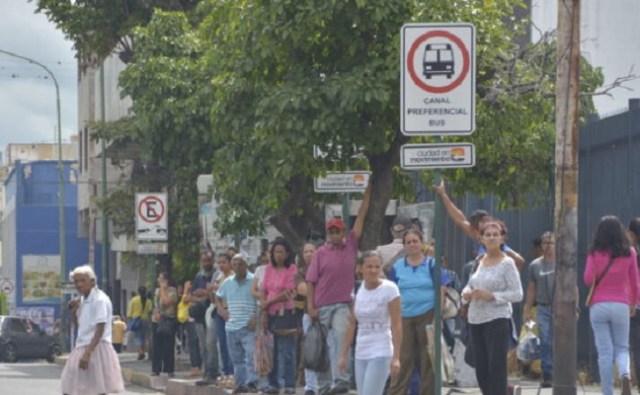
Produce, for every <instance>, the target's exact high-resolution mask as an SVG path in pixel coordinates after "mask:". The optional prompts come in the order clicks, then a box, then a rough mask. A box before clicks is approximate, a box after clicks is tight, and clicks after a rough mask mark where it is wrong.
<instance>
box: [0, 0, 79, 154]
mask: <svg viewBox="0 0 640 395" xmlns="http://www.w3.org/2000/svg"><path fill="white" fill-rule="evenodd" d="M34 10H35V5H34V4H33V3H32V2H28V1H27V0H0V49H3V50H5V51H10V52H14V53H16V54H18V55H22V56H25V57H28V58H32V59H34V60H37V61H38V62H40V63H43V64H44V65H45V66H47V67H48V68H49V69H50V70H51V71H52V72H53V74H54V75H55V77H56V79H57V80H58V84H59V85H60V108H61V114H62V138H63V141H64V140H66V141H68V140H69V136H70V135H71V134H75V133H76V129H77V108H78V101H77V89H76V88H77V66H76V60H75V58H74V53H73V50H72V48H71V47H72V44H71V42H69V41H66V40H65V38H64V35H63V34H62V32H60V31H59V30H57V29H56V27H55V25H54V24H53V23H50V22H49V20H48V19H47V18H46V16H45V15H43V14H35V13H34ZM46 76H47V74H46V72H45V71H44V70H43V69H42V68H40V67H38V66H36V65H33V64H29V63H28V62H26V61H23V60H20V59H16V58H12V57H9V56H7V55H5V54H2V53H0V150H2V151H3V152H4V150H5V148H6V145H7V144H9V143H43V142H45V143H53V142H55V141H56V134H55V133H56V130H57V129H56V128H57V119H56V93H55V88H54V83H53V81H52V80H51V79H50V78H46Z"/></svg>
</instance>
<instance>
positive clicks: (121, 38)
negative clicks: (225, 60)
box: [29, 0, 200, 66]
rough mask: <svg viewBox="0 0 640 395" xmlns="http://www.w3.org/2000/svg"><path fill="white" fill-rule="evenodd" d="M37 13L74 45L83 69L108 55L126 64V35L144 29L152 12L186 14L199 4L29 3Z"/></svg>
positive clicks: (127, 0) (150, 0)
mask: <svg viewBox="0 0 640 395" xmlns="http://www.w3.org/2000/svg"><path fill="white" fill-rule="evenodd" d="M29 1H32V2H36V3H37V8H36V12H41V13H43V14H45V15H46V16H47V17H48V18H49V20H51V21H52V22H54V23H55V24H56V26H57V27H58V28H59V29H60V30H62V31H63V32H64V33H65V35H66V37H67V38H68V39H69V40H71V41H72V42H73V43H74V49H75V50H76V55H77V57H78V59H79V60H80V61H81V63H82V64H83V65H85V66H86V65H93V64H95V63H96V62H97V61H100V60H102V59H104V58H106V57H107V56H108V55H110V54H111V53H112V52H113V51H117V52H118V53H119V54H120V58H121V59H122V61H123V62H125V63H128V62H129V60H131V56H132V43H131V41H130V40H129V35H130V34H131V32H132V30H133V29H134V28H135V27H137V26H144V25H146V24H147V23H148V22H149V20H150V19H151V16H152V15H153V12H154V9H156V8H157V9H163V10H173V11H187V10H190V9H193V8H194V7H195V6H196V5H197V4H198V3H199V2H200V0H29Z"/></svg>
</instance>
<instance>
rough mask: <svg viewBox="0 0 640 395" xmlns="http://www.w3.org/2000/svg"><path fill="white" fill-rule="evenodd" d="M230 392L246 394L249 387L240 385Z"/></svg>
mask: <svg viewBox="0 0 640 395" xmlns="http://www.w3.org/2000/svg"><path fill="white" fill-rule="evenodd" d="M231 393H232V394H248V393H249V388H247V387H245V386H244V385H241V386H240V387H238V388H236V389H234V390H233V391H232V392H231Z"/></svg>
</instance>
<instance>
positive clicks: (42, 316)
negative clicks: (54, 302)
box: [16, 307, 55, 335]
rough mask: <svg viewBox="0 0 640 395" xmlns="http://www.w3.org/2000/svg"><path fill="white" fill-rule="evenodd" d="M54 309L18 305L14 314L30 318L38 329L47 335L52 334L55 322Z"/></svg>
mask: <svg viewBox="0 0 640 395" xmlns="http://www.w3.org/2000/svg"><path fill="white" fill-rule="evenodd" d="M54 314H55V311H54V309H53V307H18V308H16V315H18V316H20V317H24V318H26V319H29V320H31V322H33V323H34V324H37V325H38V326H39V327H40V329H41V330H42V331H44V332H46V333H47V334H49V335H53V326H54V322H55V316H54Z"/></svg>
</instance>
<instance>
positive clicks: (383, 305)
mask: <svg viewBox="0 0 640 395" xmlns="http://www.w3.org/2000/svg"><path fill="white" fill-rule="evenodd" d="M358 270H359V271H360V273H361V274H362V278H363V282H362V285H361V286H360V289H359V290H358V292H357V293H356V300H355V305H354V308H353V314H351V317H350V319H349V327H348V328H347V333H346V335H345V341H344V343H343V347H342V350H341V355H340V361H339V362H338V368H339V369H340V371H344V370H345V369H346V364H347V360H348V358H347V357H348V353H349V350H350V349H351V345H352V344H353V338H354V333H355V331H356V322H357V325H358V334H357V340H356V353H355V354H356V355H355V376H356V387H357V389H358V393H359V394H365V395H381V394H382V392H383V391H384V386H385V382H386V381H387V378H388V377H389V373H391V375H392V376H394V377H395V376H396V375H397V374H398V372H399V371H400V344H401V342H402V318H401V316H400V291H399V290H398V286H397V285H396V284H395V283H393V282H391V281H389V280H385V279H382V278H381V275H382V273H383V272H382V258H381V257H380V255H379V254H378V253H377V252H375V251H367V252H365V253H364V254H362V257H361V258H360V259H359V260H358Z"/></svg>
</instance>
